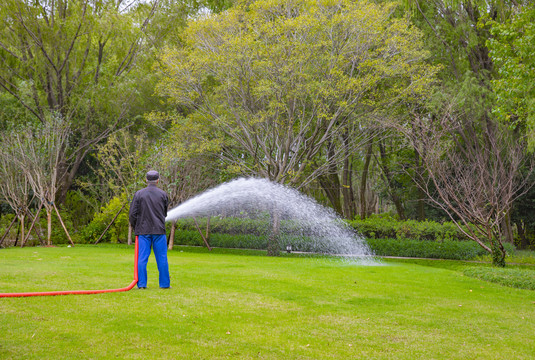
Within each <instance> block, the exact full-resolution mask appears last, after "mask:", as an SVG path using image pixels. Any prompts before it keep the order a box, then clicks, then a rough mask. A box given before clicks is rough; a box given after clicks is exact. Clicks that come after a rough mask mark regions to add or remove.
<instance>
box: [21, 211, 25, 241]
mask: <svg viewBox="0 0 535 360" xmlns="http://www.w3.org/2000/svg"><path fill="white" fill-rule="evenodd" d="M24 218H25V216H24V214H22V215H21V216H20V247H23V246H24V235H25V234H24Z"/></svg>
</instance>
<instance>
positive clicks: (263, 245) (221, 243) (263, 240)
mask: <svg viewBox="0 0 535 360" xmlns="http://www.w3.org/2000/svg"><path fill="white" fill-rule="evenodd" d="M174 244H175V245H187V246H205V245H204V241H203V239H202V237H201V235H200V234H199V232H198V231H197V230H178V231H177V232H176V233H175V239H174ZM209 244H210V246H213V247H222V248H237V249H258V250H263V249H267V237H266V236H256V235H248V234H247V235H243V234H241V235H229V234H221V233H212V234H210V239H209Z"/></svg>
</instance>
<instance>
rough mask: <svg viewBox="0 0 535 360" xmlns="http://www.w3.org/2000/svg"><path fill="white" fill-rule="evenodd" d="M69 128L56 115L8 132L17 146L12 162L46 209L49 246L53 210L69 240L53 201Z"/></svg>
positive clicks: (50, 242) (58, 181) (59, 179)
mask: <svg viewBox="0 0 535 360" xmlns="http://www.w3.org/2000/svg"><path fill="white" fill-rule="evenodd" d="M70 130H71V129H70V127H69V124H68V123H67V122H66V121H65V120H64V119H63V118H62V117H61V116H60V115H58V116H52V117H47V118H45V122H44V123H43V124H37V125H36V126H34V127H27V128H26V129H25V130H24V131H22V132H21V133H18V134H10V136H12V137H13V141H14V146H15V148H16V159H15V162H16V164H17V166H18V167H19V169H20V170H19V171H21V172H22V173H23V174H24V176H25V177H26V179H27V180H28V182H29V184H30V186H31V188H32V190H33V193H34V194H35V196H36V197H37V198H38V199H39V201H40V202H41V204H42V206H43V207H44V208H45V210H46V213H47V229H48V232H47V243H48V245H51V244H52V239H51V236H52V212H53V211H54V210H55V211H56V214H57V215H58V217H59V219H60V221H61V223H62V226H63V228H64V230H65V232H66V233H67V236H68V237H69V239H70V236H69V234H68V232H67V228H65V225H64V224H63V221H62V220H61V216H60V214H59V211H58V209H57V207H56V204H55V200H56V193H57V191H58V185H59V184H60V182H61V174H60V166H61V163H62V160H63V158H62V156H63V155H64V154H65V148H66V147H67V139H68V138H69V134H70ZM63 175H65V174H63ZM70 240H71V239H70ZM71 243H72V240H71Z"/></svg>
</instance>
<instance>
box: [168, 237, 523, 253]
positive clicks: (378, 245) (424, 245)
mask: <svg viewBox="0 0 535 360" xmlns="http://www.w3.org/2000/svg"><path fill="white" fill-rule="evenodd" d="M366 241H367V243H368V245H369V246H370V248H371V249H372V251H373V252H374V253H375V254H376V255H378V256H400V257H420V258H436V259H452V260H470V259H474V258H476V257H478V256H483V255H485V254H487V253H486V251H485V250H484V249H483V248H481V247H480V246H479V245H478V244H476V243H475V242H472V241H452V240H446V241H443V242H435V241H419V240H411V239H405V240H400V239H373V238H369V239H366ZM267 242H268V238H267V236H265V235H264V236H257V235H252V234H246V235H244V234H241V235H230V234H221V233H212V234H211V235H210V239H209V244H210V246H213V247H223V248H242V249H258V250H265V249H266V248H267ZM174 243H175V244H176V245H188V246H204V242H203V240H202V238H201V235H200V234H199V232H198V231H194V230H179V231H177V232H176V233H175V239H174ZM280 243H281V250H284V249H285V246H286V244H291V245H292V248H293V250H294V251H305V252H315V249H314V246H313V245H312V241H310V240H307V239H303V238H291V237H286V238H284V239H281V240H280ZM506 249H507V251H508V252H513V251H514V247H512V246H511V245H510V244H506Z"/></svg>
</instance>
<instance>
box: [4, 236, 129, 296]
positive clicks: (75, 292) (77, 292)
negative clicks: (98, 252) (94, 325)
mask: <svg viewBox="0 0 535 360" xmlns="http://www.w3.org/2000/svg"><path fill="white" fill-rule="evenodd" d="M138 253H139V244H138V239H137V236H136V244H135V255H134V280H133V281H132V282H131V283H130V285H128V286H127V287H124V288H120V289H104V290H70V291H44V292H23V293H0V298H4V297H29V296H55V295H88V294H101V293H111V292H121V291H128V290H131V289H132V288H133V287H134V286H135V285H136V284H137V280H138V278H137V260H138Z"/></svg>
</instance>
